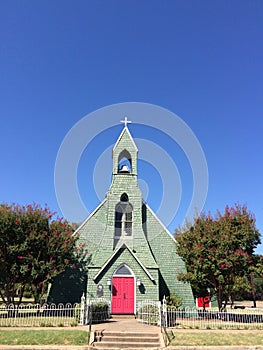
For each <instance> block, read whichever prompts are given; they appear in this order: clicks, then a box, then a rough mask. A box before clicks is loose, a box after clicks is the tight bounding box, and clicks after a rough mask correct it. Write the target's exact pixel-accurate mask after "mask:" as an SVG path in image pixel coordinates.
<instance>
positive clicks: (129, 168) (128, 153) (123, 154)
mask: <svg viewBox="0 0 263 350" xmlns="http://www.w3.org/2000/svg"><path fill="white" fill-rule="evenodd" d="M121 122H122V123H124V128H123V130H122V133H121V134H120V136H119V138H118V140H117V142H116V144H115V146H114V148H113V151H112V156H113V177H115V176H116V175H118V176H119V175H121V176H123V175H124V174H126V175H129V176H135V177H136V178H137V155H138V149H137V147H136V145H135V142H134V141H133V138H132V136H131V134H130V131H129V129H128V127H127V124H128V123H131V121H129V120H127V117H125V119H124V120H121Z"/></svg>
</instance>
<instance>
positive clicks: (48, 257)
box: [0, 204, 86, 303]
mask: <svg viewBox="0 0 263 350" xmlns="http://www.w3.org/2000/svg"><path fill="white" fill-rule="evenodd" d="M53 216H54V213H51V212H50V210H49V209H48V208H47V207H45V208H44V209H43V208H41V207H40V206H38V205H35V204H34V205H28V206H19V205H14V204H13V205H7V204H0V296H1V298H2V300H3V302H5V303H15V297H18V303H20V302H21V300H22V297H23V293H24V290H25V288H26V286H29V287H30V288H31V290H32V293H33V295H34V298H35V302H39V301H40V298H41V296H42V295H43V293H44V292H45V290H46V287H47V284H48V283H49V282H51V281H52V279H53V278H54V277H55V276H57V275H58V274H60V273H62V272H64V271H65V270H66V269H67V268H68V267H73V268H74V267H75V268H77V267H79V266H80V265H83V266H84V265H85V264H84V260H85V256H86V255H85V254H84V253H85V247H84V246H78V245H77V240H78V236H77V235H73V228H72V227H71V225H70V224H69V223H68V222H67V221H65V220H62V219H57V220H53V219H52V218H53Z"/></svg>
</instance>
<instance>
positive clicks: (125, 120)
mask: <svg viewBox="0 0 263 350" xmlns="http://www.w3.org/2000/svg"><path fill="white" fill-rule="evenodd" d="M120 122H121V123H124V126H125V127H126V126H127V124H129V123H131V121H130V120H128V118H127V117H125V118H124V120H120Z"/></svg>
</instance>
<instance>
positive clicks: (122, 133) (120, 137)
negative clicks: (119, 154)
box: [113, 126, 138, 152]
mask: <svg viewBox="0 0 263 350" xmlns="http://www.w3.org/2000/svg"><path fill="white" fill-rule="evenodd" d="M124 133H127V134H128V136H129V138H130V140H131V142H132V145H133V147H134V149H135V150H136V151H137V152H138V148H137V146H136V144H135V142H134V140H133V138H132V136H131V133H130V131H129V129H128V127H127V126H125V127H124V128H123V130H122V132H121V134H120V136H119V137H118V140H117V141H116V143H115V145H114V147H113V152H114V150H115V148H116V147H117V145H118V143H119V142H120V140H121V139H122V137H123V135H124Z"/></svg>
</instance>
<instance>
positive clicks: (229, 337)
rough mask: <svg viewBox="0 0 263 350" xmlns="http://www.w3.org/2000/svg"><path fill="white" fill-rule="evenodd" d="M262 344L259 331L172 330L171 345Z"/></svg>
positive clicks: (262, 338) (262, 339) (262, 335)
mask: <svg viewBox="0 0 263 350" xmlns="http://www.w3.org/2000/svg"><path fill="white" fill-rule="evenodd" d="M262 344H263V334H262V333H261V332H249V331H246V332H242V333H241V332H238V331H235V332H233V333H231V331H224V330H222V331H219V332H210V331H209V330H207V331H197V332H176V331H175V332H174V338H173V339H172V340H171V343H170V345H172V346H178V347H180V346H231V345H232V346H249V345H250V346H253V345H262Z"/></svg>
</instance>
